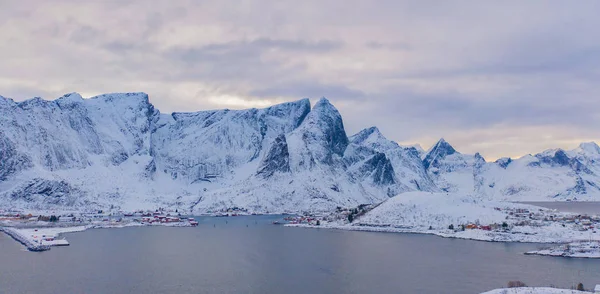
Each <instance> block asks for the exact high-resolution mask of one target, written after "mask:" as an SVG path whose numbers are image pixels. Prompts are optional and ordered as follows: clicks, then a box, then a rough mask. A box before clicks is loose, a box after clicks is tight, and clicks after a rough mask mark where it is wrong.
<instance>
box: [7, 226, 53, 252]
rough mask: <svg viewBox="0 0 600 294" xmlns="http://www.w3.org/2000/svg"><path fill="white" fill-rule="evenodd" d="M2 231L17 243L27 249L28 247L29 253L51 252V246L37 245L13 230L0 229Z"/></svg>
mask: <svg viewBox="0 0 600 294" xmlns="http://www.w3.org/2000/svg"><path fill="white" fill-rule="evenodd" d="M0 231H2V232H4V233H6V234H7V235H9V236H11V237H12V238H13V239H15V240H16V241H17V242H19V243H21V244H23V245H24V246H25V247H27V250H29V251H46V250H50V246H48V245H42V244H38V243H36V242H34V241H32V240H30V239H28V238H27V237H25V236H23V235H21V234H19V233H18V232H17V231H16V230H14V229H13V228H6V227H0Z"/></svg>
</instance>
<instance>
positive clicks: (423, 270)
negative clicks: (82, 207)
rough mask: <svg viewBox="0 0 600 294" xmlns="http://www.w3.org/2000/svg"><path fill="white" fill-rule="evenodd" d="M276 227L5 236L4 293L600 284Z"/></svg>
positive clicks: (527, 265) (557, 270) (437, 244)
mask: <svg viewBox="0 0 600 294" xmlns="http://www.w3.org/2000/svg"><path fill="white" fill-rule="evenodd" d="M272 219H273V217H236V218H203V219H201V225H200V226H199V227H198V228H164V227H142V228H125V229H99V230H88V231H85V232H80V233H72V234H67V235H66V237H67V238H68V240H69V241H70V242H71V246H70V247H57V248H53V249H52V250H50V251H48V252H42V253H32V252H26V251H23V249H22V246H21V245H19V244H17V243H16V242H14V241H13V240H12V239H10V238H8V237H6V236H5V235H0V293H461V294H464V293H479V292H481V291H485V290H489V289H492V288H496V287H502V286H504V285H506V283H507V281H509V280H515V279H519V280H522V281H524V282H526V283H527V284H530V285H551V284H554V285H557V286H563V287H569V286H570V285H571V284H572V283H573V282H574V281H576V282H579V281H581V282H583V283H584V285H586V286H591V285H592V284H596V283H600V260H586V259H563V258H551V257H540V256H525V255H523V254H522V252H524V251H527V250H532V249H535V248H537V246H538V245H535V244H504V243H487V242H477V241H466V240H458V239H444V238H439V237H435V236H427V235H414V234H391V233H369V232H351V231H338V230H323V229H321V230H317V229H302V228H286V227H282V226H274V225H269V223H270V222H271V221H272ZM225 221H227V222H228V223H227V224H226V223H225ZM213 224H216V227H213Z"/></svg>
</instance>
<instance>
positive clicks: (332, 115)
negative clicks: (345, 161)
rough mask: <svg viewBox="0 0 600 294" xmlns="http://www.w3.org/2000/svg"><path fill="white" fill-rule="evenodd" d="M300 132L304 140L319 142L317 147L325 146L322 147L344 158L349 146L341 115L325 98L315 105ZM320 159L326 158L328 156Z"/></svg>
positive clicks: (300, 127)
mask: <svg viewBox="0 0 600 294" xmlns="http://www.w3.org/2000/svg"><path fill="white" fill-rule="evenodd" d="M298 131H299V132H302V133H304V135H303V140H308V141H311V142H312V141H314V142H315V143H317V142H318V143H317V145H319V144H324V145H323V146H322V147H325V148H326V149H329V150H330V151H331V152H333V153H335V154H337V155H339V156H343V154H344V151H345V150H346V147H347V146H348V144H349V141H348V137H347V136H346V131H345V129H344V122H343V120H342V116H341V114H340V113H339V111H338V110H337V109H336V108H335V106H333V105H332V104H331V103H329V100H327V99H325V98H321V100H319V102H317V104H315V106H314V107H313V109H312V111H311V112H309V113H308V115H307V116H306V119H304V121H303V122H302V124H301V125H300V126H299V130H298ZM309 134H310V135H309ZM325 153H327V152H325ZM325 153H324V154H325ZM325 155H327V154H325ZM318 157H322V158H325V157H328V156H318Z"/></svg>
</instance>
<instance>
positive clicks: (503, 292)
mask: <svg viewBox="0 0 600 294" xmlns="http://www.w3.org/2000/svg"><path fill="white" fill-rule="evenodd" d="M587 293H593V292H584V291H577V290H569V289H556V288H547V287H521V288H505V289H495V290H492V291H488V292H485V293H481V294H587Z"/></svg>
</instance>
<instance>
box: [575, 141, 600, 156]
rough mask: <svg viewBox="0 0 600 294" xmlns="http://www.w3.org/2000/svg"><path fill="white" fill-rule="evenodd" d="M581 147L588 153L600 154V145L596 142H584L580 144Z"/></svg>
mask: <svg viewBox="0 0 600 294" xmlns="http://www.w3.org/2000/svg"><path fill="white" fill-rule="evenodd" d="M579 149H580V150H581V151H583V152H585V153H588V154H596V155H597V154H600V146H598V144H596V142H584V143H581V144H579Z"/></svg>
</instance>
